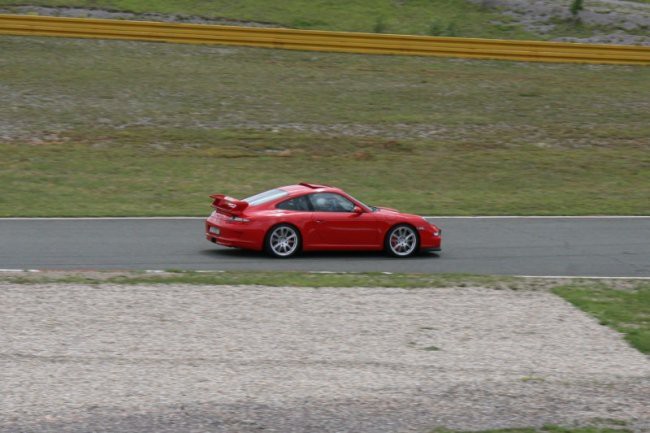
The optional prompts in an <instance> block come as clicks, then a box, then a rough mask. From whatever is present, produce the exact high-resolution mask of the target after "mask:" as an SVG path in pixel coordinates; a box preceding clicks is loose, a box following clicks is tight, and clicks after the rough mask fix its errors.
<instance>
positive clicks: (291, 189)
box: [278, 182, 342, 196]
mask: <svg viewBox="0 0 650 433" xmlns="http://www.w3.org/2000/svg"><path fill="white" fill-rule="evenodd" d="M278 189H281V190H284V191H286V192H288V193H289V195H291V196H297V195H302V194H306V193H310V192H342V190H341V189H339V188H335V187H332V186H328V185H316V184H312V183H306V182H302V183H299V184H296V185H286V186H281V187H280V188H278Z"/></svg>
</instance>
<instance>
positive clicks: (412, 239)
mask: <svg viewBox="0 0 650 433" xmlns="http://www.w3.org/2000/svg"><path fill="white" fill-rule="evenodd" d="M419 243H420V240H419V238H418V234H417V232H416V231H415V229H414V228H413V227H411V226H409V225H406V224H401V225H398V226H395V227H393V228H392V229H390V230H389V231H388V235H387V236H386V241H385V242H384V248H385V249H386V252H387V253H388V254H390V255H391V256H395V257H408V256H411V255H413V254H415V252H416V251H417V250H418V245H419Z"/></svg>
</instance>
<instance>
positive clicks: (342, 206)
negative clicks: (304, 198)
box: [309, 192, 354, 212]
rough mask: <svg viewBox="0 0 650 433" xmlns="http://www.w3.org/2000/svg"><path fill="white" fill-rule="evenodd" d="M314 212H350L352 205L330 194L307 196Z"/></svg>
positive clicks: (343, 198) (321, 193)
mask: <svg viewBox="0 0 650 433" xmlns="http://www.w3.org/2000/svg"><path fill="white" fill-rule="evenodd" d="M309 198H310V199H311V204H312V206H313V207H314V210H315V211H316V212H352V211H353V210H354V203H352V202H351V201H350V200H348V199H347V198H345V197H343V196H341V195H338V194H334V193H331V192H320V193H316V194H312V195H310V196H309Z"/></svg>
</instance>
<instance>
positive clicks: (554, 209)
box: [0, 37, 650, 216]
mask: <svg viewBox="0 0 650 433" xmlns="http://www.w3.org/2000/svg"><path fill="white" fill-rule="evenodd" d="M0 52H2V56H1V57H0V83H1V86H2V92H0V152H1V154H2V158H1V159H0V216H21V215H22V216H73V215H204V214H205V213H206V212H207V211H208V209H209V200H208V198H207V196H208V195H209V194H211V193H216V192H224V193H228V194H231V195H233V196H235V197H245V196H248V195H249V194H253V193H256V192H259V191H260V190H264V189H267V188H270V187H274V186H277V185H283V184H291V183H296V182H300V181H311V182H322V183H326V184H334V185H338V186H341V187H343V188H345V189H347V190H349V191H350V192H351V193H353V194H354V195H355V196H358V198H360V199H362V200H365V201H367V202H369V203H371V204H374V205H384V206H394V207H398V208H400V209H402V210H405V211H412V212H418V213H425V214H432V215H444V214H459V215H469V214H524V215H525V214H543V215H553V214H576V215H580V214H648V213H650V170H649V168H650V152H649V151H648V150H649V149H650V139H649V137H650V124H649V123H648V122H647V113H648V112H649V111H650V102H649V101H648V98H647V97H646V95H647V94H649V93H650V68H644V67H624V66H582V65H546V64H531V63H514V62H497V61H466V60H446V59H435V58H417V57H392V56H363V55H346V54H322V53H309V52H291V51H280V50H264V49H251V48H224V47H200V46H189V45H172V44H153V43H137V42H117V41H92V40H85V41H81V40H66V39H54V38H14V37H2V38H0Z"/></svg>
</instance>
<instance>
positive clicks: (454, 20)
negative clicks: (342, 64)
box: [0, 0, 534, 38]
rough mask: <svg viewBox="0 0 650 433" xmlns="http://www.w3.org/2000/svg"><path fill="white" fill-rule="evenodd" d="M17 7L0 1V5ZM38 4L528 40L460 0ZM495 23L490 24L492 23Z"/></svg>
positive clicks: (64, 0)
mask: <svg viewBox="0 0 650 433" xmlns="http://www.w3.org/2000/svg"><path fill="white" fill-rule="evenodd" d="M14 4H16V2H15V1H12V0H0V6H10V5H14ZM20 4H29V5H40V6H71V7H84V8H98V9H106V10H114V11H128V12H134V13H151V12H158V13H161V14H174V15H176V14H182V15H188V16H201V17H206V18H228V19H236V20H244V21H255V22H262V23H270V24H275V25H280V26H285V27H292V28H301V29H320V30H343V31H355V32H383V33H404V34H422V35H427V34H434V35H449V36H461V35H462V36H469V37H492V38H495V37H499V38H526V37H527V38H531V37H534V35H532V34H530V33H528V32H526V31H524V30H523V29H522V28H521V27H520V26H517V25H509V24H507V23H505V22H504V20H506V21H507V19H506V18H505V17H504V16H502V15H501V14H499V13H497V12H495V11H488V10H483V9H482V8H481V7H480V6H478V5H475V4H473V3H470V2H468V1H465V0H409V1H395V0H352V1H345V2H343V1H322V0H321V1H314V0H284V1H282V2H274V1H266V0H248V1H231V0H211V1H209V2H197V1H187V0H31V1H28V2H25V3H20ZM497 21H498V23H496V24H495V23H494V22H497Z"/></svg>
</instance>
